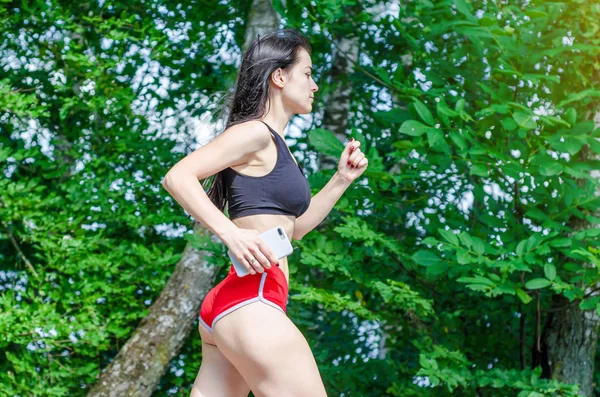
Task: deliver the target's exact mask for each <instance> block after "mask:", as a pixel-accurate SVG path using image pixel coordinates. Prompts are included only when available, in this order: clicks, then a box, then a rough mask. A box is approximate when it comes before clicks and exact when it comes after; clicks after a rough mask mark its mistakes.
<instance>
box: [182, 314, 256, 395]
mask: <svg viewBox="0 0 600 397" xmlns="http://www.w3.org/2000/svg"><path fill="white" fill-rule="evenodd" d="M199 330H200V336H201V338H202V363H201V364H200V370H199V371H198V375H197V376H196V380H195V381H194V386H193V387H192V392H191V394H190V397H247V396H248V393H250V388H249V387H248V385H247V384H246V381H245V380H244V378H242V376H241V375H240V373H239V372H238V370H237V369H236V368H235V367H234V366H233V364H231V362H229V360H228V359H227V358H226V357H225V356H224V355H223V353H221V352H220V351H219V349H218V348H217V346H215V345H214V341H213V337H212V335H211V334H210V333H209V332H208V331H207V330H206V329H204V328H203V326H202V325H200V326H199Z"/></svg>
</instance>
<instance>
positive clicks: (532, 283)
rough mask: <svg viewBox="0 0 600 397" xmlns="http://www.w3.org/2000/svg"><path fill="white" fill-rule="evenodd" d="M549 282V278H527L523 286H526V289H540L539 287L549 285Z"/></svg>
mask: <svg viewBox="0 0 600 397" xmlns="http://www.w3.org/2000/svg"><path fill="white" fill-rule="evenodd" d="M550 284H552V282H550V280H548V279H545V278H534V279H533V280H529V281H528V282H527V283H526V284H525V287H527V288H528V289H540V288H545V287H547V286H549V285H550Z"/></svg>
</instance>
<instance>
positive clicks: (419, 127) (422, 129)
mask: <svg viewBox="0 0 600 397" xmlns="http://www.w3.org/2000/svg"><path fill="white" fill-rule="evenodd" d="M430 130H432V128H431V127H428V126H426V125H425V124H423V123H421V122H420V121H417V120H407V121H405V122H404V123H402V125H401V126H400V132H401V133H402V134H406V135H410V136H421V135H423V134H424V133H426V132H427V131H430Z"/></svg>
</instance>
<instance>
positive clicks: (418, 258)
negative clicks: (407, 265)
mask: <svg viewBox="0 0 600 397" xmlns="http://www.w3.org/2000/svg"><path fill="white" fill-rule="evenodd" d="M412 260H413V261H415V262H416V263H418V264H419V265H423V266H431V265H434V264H436V263H439V262H441V261H442V259H441V258H440V257H439V256H437V255H436V254H435V253H433V252H431V251H425V250H420V251H417V253H415V254H414V255H413V256H412Z"/></svg>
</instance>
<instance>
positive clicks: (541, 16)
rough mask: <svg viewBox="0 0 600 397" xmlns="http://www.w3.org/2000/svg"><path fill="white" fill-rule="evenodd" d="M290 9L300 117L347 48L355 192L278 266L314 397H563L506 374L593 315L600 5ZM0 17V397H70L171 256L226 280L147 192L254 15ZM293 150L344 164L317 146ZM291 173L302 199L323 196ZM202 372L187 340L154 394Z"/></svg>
mask: <svg viewBox="0 0 600 397" xmlns="http://www.w3.org/2000/svg"><path fill="white" fill-rule="evenodd" d="M285 3H286V4H285V6H284V4H283V2H281V1H275V2H273V6H274V8H275V9H276V10H277V12H279V13H280V14H281V16H282V17H283V18H284V20H283V21H284V24H285V25H286V26H288V27H295V28H298V29H300V30H302V31H303V32H305V33H306V34H307V36H308V37H309V40H310V42H311V45H312V47H313V54H312V60H313V65H314V66H315V76H316V77H315V79H316V80H317V83H318V84H319V87H320V88H319V91H318V93H317V96H316V99H317V101H316V102H315V111H320V110H322V108H323V107H325V106H327V102H326V101H325V99H326V98H327V95H326V93H330V92H332V91H334V90H335V89H337V88H336V87H337V86H336V81H331V80H330V79H328V77H329V75H330V74H332V73H334V71H332V70H330V69H329V68H330V67H331V59H332V54H333V53H335V54H336V56H341V57H344V56H345V54H343V53H340V52H339V51H338V49H336V50H335V51H334V50H333V49H334V47H335V43H338V42H339V40H340V39H341V38H354V37H356V38H357V39H358V42H359V43H360V53H361V57H360V60H359V63H358V64H356V65H353V66H354V69H353V72H352V73H351V74H349V75H348V76H345V77H344V78H346V79H348V81H349V82H350V83H351V84H352V90H353V91H352V103H351V104H350V113H349V115H348V118H349V119H348V126H349V128H348V131H347V134H348V138H349V137H350V136H352V137H354V138H355V139H357V140H359V141H360V142H361V144H362V146H361V150H363V152H365V153H366V155H367V157H368V158H369V168H368V169H367V171H366V172H365V174H364V175H363V177H362V178H360V180H358V181H356V182H355V183H354V184H353V185H352V186H351V187H350V188H349V189H348V190H347V191H346V192H345V193H344V196H343V197H342V198H341V199H340V200H339V201H338V202H337V203H336V205H335V207H334V209H333V211H332V212H331V213H330V214H329V216H328V217H327V218H326V219H325V220H324V221H323V222H322V224H321V225H319V227H318V228H317V229H316V230H314V231H312V232H311V233H309V234H307V235H306V236H305V237H304V238H303V240H301V241H294V245H295V248H296V250H295V251H294V254H293V255H292V256H291V257H290V258H289V261H290V264H291V268H290V272H291V277H290V278H291V285H290V295H291V296H290V297H291V299H290V301H289V307H288V315H289V317H290V318H291V319H292V321H294V323H295V324H297V326H298V327H299V328H300V329H301V330H302V332H303V333H304V334H305V335H306V337H307V340H308V341H309V343H310V344H311V347H312V348H313V352H314V353H315V356H316V358H317V361H318V363H319V368H320V371H321V373H322V374H323V378H324V380H325V382H326V385H327V389H328V391H330V394H332V395H341V394H342V393H344V394H345V395H363V396H381V395H395V396H445V395H451V394H452V395H460V396H477V395H485V396H505V395H518V396H520V397H522V396H530V397H533V396H575V393H576V391H577V386H574V385H567V384H563V383H560V382H558V381H556V380H549V379H542V378H541V373H540V371H539V367H536V368H533V369H532V368H531V366H532V363H531V362H530V360H529V357H530V356H531V354H529V352H526V353H525V354H524V356H525V358H523V360H524V363H523V366H522V365H521V358H522V356H521V352H522V351H527V349H530V348H533V347H532V346H533V345H534V343H533V341H534V335H535V328H536V324H535V319H536V315H537V308H536V305H537V304H538V302H539V304H540V306H541V309H542V310H546V309H547V308H548V306H549V304H550V297H551V295H552V294H562V295H564V296H565V297H566V298H567V299H568V300H569V301H571V302H574V304H577V305H579V307H580V308H581V309H582V310H596V311H598V313H600V301H599V298H598V297H597V296H591V295H589V294H586V287H588V286H592V285H596V283H598V282H599V281H600V279H599V278H600V275H599V274H598V272H597V268H598V266H600V258H599V252H600V248H599V247H598V245H599V244H598V241H599V239H598V236H600V228H598V227H597V226H598V225H600V218H599V217H598V212H597V209H598V208H599V207H600V199H599V198H598V197H597V196H596V192H597V191H598V181H597V180H596V179H595V178H594V177H593V176H592V173H591V171H593V170H597V169H598V167H599V165H600V164H599V163H598V161H594V160H582V155H583V154H584V153H596V154H600V143H598V139H597V138H599V137H600V128H596V126H595V124H594V122H593V113H594V112H595V111H597V107H598V106H597V104H598V96H599V94H600V87H598V85H597V81H599V80H598V79H597V76H598V70H599V69H600V67H599V66H598V63H597V57H598V54H599V52H600V50H599V49H600V43H599V40H600V39H599V38H598V35H597V31H598V29H599V28H598V23H597V21H598V20H599V19H600V18H599V17H600V7H599V6H598V5H597V4H593V2H588V3H584V2H571V3H557V2H516V3H515V2H509V3H510V4H504V3H494V2H481V1H465V0H442V1H439V2H432V1H419V2H401V4H400V8H399V10H398V13H397V14H394V12H393V11H390V12H391V14H390V13H386V14H385V15H379V13H380V12H382V10H379V9H378V8H375V7H373V8H370V7H371V6H373V5H375V4H374V3H373V2H356V1H342V2H339V1H326V2H308V1H301V2H290V1H287V2H285ZM3 4H4V5H3V6H1V7H0V17H1V18H2V31H3V33H4V35H3V37H5V38H6V39H5V41H4V48H3V51H4V52H5V53H8V52H11V54H12V55H11V59H12V60H13V63H12V65H13V66H10V67H8V66H7V65H8V63H7V62H6V61H5V62H4V63H3V70H4V72H5V74H4V75H3V77H2V79H0V128H1V129H2V134H0V160H1V161H0V167H1V168H2V171H3V173H4V175H5V176H6V177H5V178H3V179H0V200H1V201H0V219H1V220H2V223H1V224H0V247H1V248H0V258H1V259H2V261H1V262H0V263H1V264H2V265H1V266H2V269H1V270H0V285H1V287H2V289H1V290H0V308H1V309H0V332H2V335H3V336H4V337H3V339H2V341H1V342H0V385H1V386H0V394H8V395H48V396H53V395H56V396H58V395H61V396H62V395H66V394H70V395H83V394H84V393H85V392H86V391H87V390H88V388H89V386H90V385H91V384H92V383H93V382H95V381H96V379H97V376H98V374H99V372H100V371H101V369H102V368H103V367H105V366H106V365H107V364H108V362H110V360H111V359H112V358H113V357H114V355H115V354H116V353H117V352H118V349H119V347H121V346H122V344H123V343H124V341H125V340H126V339H127V338H128V337H129V336H130V335H131V333H132V331H133V329H135V327H136V325H137V324H138V323H139V321H140V320H141V319H142V318H143V317H144V316H145V314H146V313H147V310H148V307H149V305H150V304H151V303H152V301H153V300H154V299H155V298H156V297H157V296H158V294H159V293H160V290H161V288H162V287H163V285H164V283H165V282H166V280H167V278H168V276H169V275H170V273H171V272H172V270H173V266H174V264H175V263H176V262H177V260H178V259H179V258H180V255H181V252H182V250H183V247H184V246H185V244H186V243H188V242H190V243H191V244H192V245H194V246H195V247H197V248H200V249H203V250H206V251H207V252H209V253H210V254H211V255H212V257H211V263H212V264H214V265H215V266H219V267H223V269H221V270H224V269H225V267H226V265H227V264H228V261H227V257H226V251H225V247H224V246H223V245H222V244H220V243H218V242H215V241H213V240H211V239H207V238H200V237H198V236H195V235H191V234H190V233H189V232H190V229H191V227H190V226H191V225H190V222H189V221H190V220H189V217H188V216H187V215H186V214H184V213H183V211H182V210H181V207H179V206H178V205H177V203H175V202H174V201H173V200H171V199H170V198H169V196H168V195H167V193H166V192H165V191H164V190H163V189H162V187H161V186H160V183H159V182H160V181H161V180H162V177H163V176H164V174H165V173H166V171H167V170H168V169H169V168H170V167H171V166H172V165H173V164H174V163H176V162H177V161H178V160H179V159H180V158H181V157H182V156H183V155H184V153H182V152H183V151H184V150H185V149H187V150H188V151H189V150H190V149H191V148H182V147H181V146H178V145H177V142H173V141H172V139H171V136H170V135H174V136H175V135H176V133H178V132H180V134H179V135H178V136H179V137H183V136H184V135H185V133H186V132H188V131H185V127H186V126H187V125H188V124H187V123H186V119H187V118H189V117H192V116H202V115H203V114H204V113H205V112H206V111H207V110H210V109H211V108H210V106H208V105H206V103H211V101H210V100H208V101H205V98H210V97H211V96H214V95H218V94H219V93H222V92H223V91H224V90H225V89H227V88H229V87H231V86H232V85H233V83H234V82H235V64H234V63H233V62H232V61H230V60H226V59H224V58H223V57H221V56H220V55H218V54H224V53H227V54H233V55H234V58H235V57H237V55H236V54H239V48H240V47H241V46H242V43H243V41H244V33H245V23H246V20H245V18H247V15H248V12H249V7H250V4H251V2H245V3H244V2H233V3H224V4H221V3H220V4H216V3H215V4H213V5H211V7H205V5H204V4H200V3H198V2H195V1H187V2H183V3H182V2H177V3H166V2H150V3H148V2H128V3H114V2H106V3H104V4H103V5H102V6H99V5H98V4H97V3H89V4H88V3H81V4H80V3H73V4H62V3H57V2H52V1H49V2H46V3H40V2H37V3H32V4H29V3H27V4H25V3H23V4H19V5H18V7H17V5H15V4H13V3H11V2H8V3H6V2H5V3H3ZM188 23H189V27H186V26H187V24H188ZM175 31H180V32H181V31H184V32H185V33H184V34H183V35H181V36H177V35H176V34H174V32H175ZM48 32H55V35H54V36H52V37H51V38H49V39H48V38H47V33H48ZM228 32H230V33H232V35H231V36H229V35H227V34H226V33H228ZM21 33H22V34H23V37H24V41H22V40H21V39H19V35H20V34H21ZM228 37H229V38H228ZM230 37H233V40H231V39H230ZM571 43H572V44H571ZM140 49H143V51H139V50H140ZM3 59H8V57H6V56H5V57H3ZM17 60H18V61H17ZM38 62H40V63H42V64H44V65H46V66H45V67H44V68H42V67H39V68H36V67H34V66H32V65H35V64H37V63H38ZM17 64H18V65H17ZM28 65H29V66H28ZM150 65H153V66H152V68H153V70H155V72H152V73H155V75H154V76H153V75H152V73H150V72H149V70H148V69H147V68H148V66H150ZM144 77H146V80H143V78H144ZM140 80H142V82H143V83H142V84H140ZM151 80H154V83H158V82H160V81H168V83H169V84H168V85H167V86H165V87H166V88H165V89H164V92H163V91H162V90H160V89H158V88H157V87H156V86H153V85H152V83H151V82H150V81H151ZM165 92H166V94H165ZM175 109H177V111H175V112H172V110H175ZM155 119H157V120H160V121H161V123H163V125H161V126H157V125H156V124H155V123H154V121H153V120H155ZM316 119H317V120H318V119H319V118H318V117H317V118H316ZM166 120H169V122H168V123H167V122H166ZM168 125H174V126H173V127H168ZM182 127H184V128H182ZM28 128H30V129H31V132H29V133H28V132H27V131H28ZM190 133H191V132H188V134H190ZM28 134H29V135H31V139H29V138H27V136H29V135H28ZM187 138H188V137H186V141H189V140H192V138H191V137H189V139H187ZM30 141H31V142H30ZM45 141H48V142H49V143H50V144H51V145H52V149H46V148H45V143H44V142H45ZM299 143H300V147H303V145H302V144H307V148H306V150H305V153H304V155H305V156H304V157H305V158H307V159H309V158H311V157H312V156H318V155H320V154H326V155H331V156H338V155H339V153H340V151H341V150H343V145H342V144H341V142H340V141H339V140H338V139H336V137H335V136H333V135H332V134H331V133H330V132H329V131H327V130H325V129H322V128H320V126H319V124H318V122H317V123H316V124H315V125H314V126H312V127H311V128H309V129H308V130H307V131H306V136H303V137H301V138H299ZM307 164H308V163H307ZM306 169H307V170H308V171H309V172H307V173H308V174H309V180H310V184H311V188H312V190H313V194H316V193H318V192H319V190H320V189H321V188H322V187H323V186H324V185H325V184H326V183H327V182H328V180H329V178H330V177H331V175H332V173H333V172H334V170H321V171H319V170H315V172H310V170H309V167H306ZM573 219H577V220H580V221H582V222H583V221H585V222H590V223H592V224H594V226H596V227H594V228H587V229H585V230H577V231H576V230H573V229H572V228H570V227H569V226H568V225H570V224H572V222H571V221H572V220H573ZM165 225H167V226H172V227H173V228H175V229H177V228H180V230H181V232H180V233H179V234H178V235H177V237H175V238H173V237H171V236H169V235H167V234H166V233H165V232H163V231H162V230H163V228H164V226H165ZM182 237H183V238H182ZM589 265H595V267H591V266H589ZM220 275H221V276H222V275H223V272H221V274H220ZM24 319H25V321H24ZM521 319H523V324H524V327H525V329H524V330H525V331H526V332H525V335H526V340H524V341H523V344H524V345H522V344H521V341H520V339H519V332H520V330H521V329H520V326H521ZM384 341H385V343H384ZM383 349H385V350H383ZM200 361H201V351H200V341H199V338H198V335H197V333H196V332H193V333H192V334H191V335H190V337H189V338H188V340H187V341H186V344H185V345H184V347H183V349H182V351H181V353H180V355H179V356H178V357H176V358H175V359H174V360H173V361H172V362H171V364H170V367H169V371H168V372H167V374H166V375H165V376H164V378H163V380H162V382H161V385H160V386H159V389H158V390H157V391H156V393H155V394H156V395H160V396H163V395H173V394H181V395H187V394H189V390H190V388H191V385H192V383H193V380H194V378H195V376H196V373H197V370H198V368H199V365H200ZM599 383H600V379H598V375H596V384H599ZM598 391H600V390H598Z"/></svg>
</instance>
